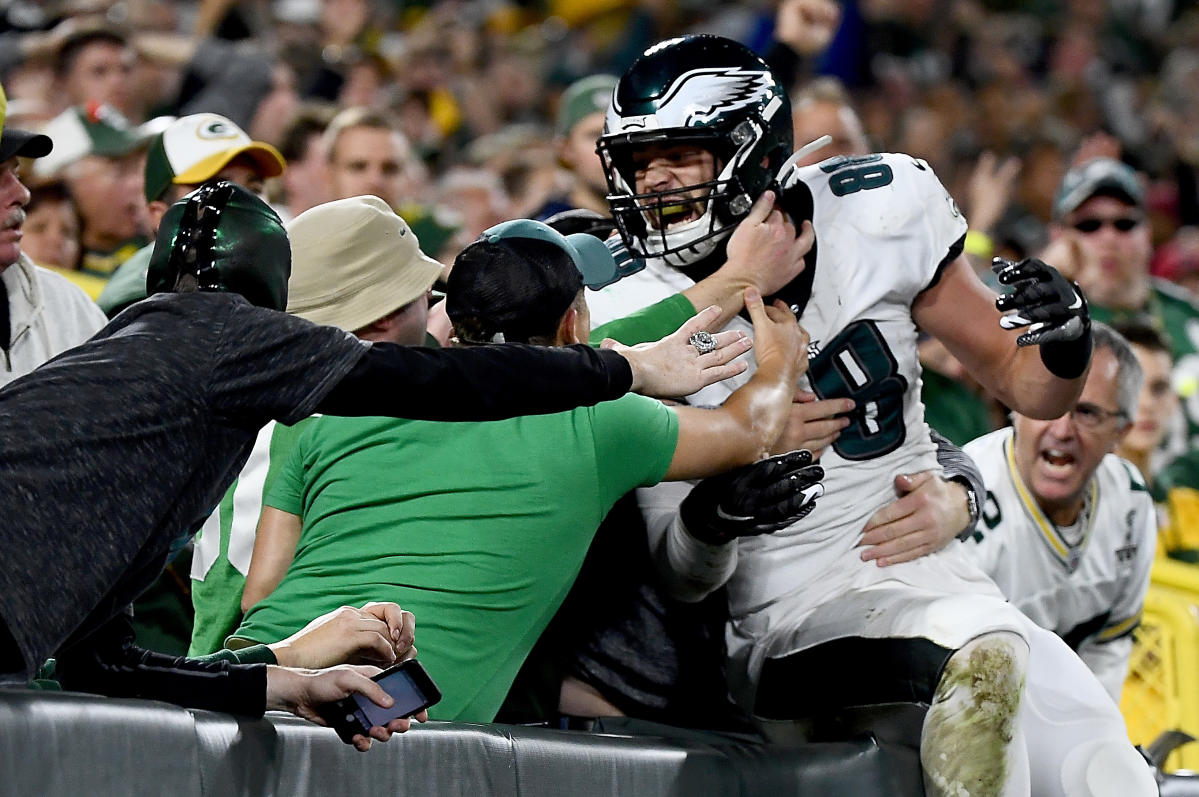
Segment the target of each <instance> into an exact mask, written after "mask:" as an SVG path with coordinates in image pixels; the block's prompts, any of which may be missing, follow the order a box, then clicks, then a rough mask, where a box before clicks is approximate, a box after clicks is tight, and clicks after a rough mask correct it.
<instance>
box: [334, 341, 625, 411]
mask: <svg viewBox="0 0 1199 797" xmlns="http://www.w3.org/2000/svg"><path fill="white" fill-rule="evenodd" d="M632 383H633V372H632V369H630V368H629V364H628V361H627V360H625V358H624V357H622V356H620V355H619V354H617V353H616V352H614V351H607V350H600V349H593V348H591V347H590V346H583V345H576V346H565V347H560V348H547V347H543V346H526V345H521V344H515V343H508V344H504V345H496V346H479V347H475V348H464V349H429V348H423V347H417V346H400V345H397V344H394V343H374V344H372V345H371V348H370V349H369V350H368V351H367V353H366V355H365V356H363V357H362V359H360V360H359V361H358V364H357V365H355V366H354V368H353V370H351V371H350V372H349V373H348V374H346V376H345V377H343V378H342V380H341V381H340V382H339V383H338V384H337V385H336V386H335V387H334V388H333V389H332V390H331V391H330V392H329V393H328V394H327V395H326V396H325V397H324V398H323V399H322V400H321V402H320V404H318V405H317V408H316V411H317V412H320V413H324V414H326V415H386V416H393V417H397V418H412V419H415V420H430V421H494V420H502V419H504V418H512V417H515V416H517V415H541V414H544V413H551V412H565V411H566V410H571V409H574V408H575V407H579V406H585V405H590V404H596V403H598V402H601V401H608V400H610V399H615V398H620V397H621V396H623V395H624V394H625V393H626V392H628V390H629V388H630V387H631V386H632Z"/></svg>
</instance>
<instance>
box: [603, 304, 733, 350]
mask: <svg viewBox="0 0 1199 797" xmlns="http://www.w3.org/2000/svg"><path fill="white" fill-rule="evenodd" d="M709 304H711V303H709ZM707 306H708V305H707V304H695V303H694V302H691V301H688V299H687V295H686V293H676V294H674V295H673V296H668V297H666V298H665V299H663V300H662V301H660V302H657V303H655V304H651V305H650V306H649V307H644V308H642V309H641V310H638V311H637V312H635V313H630V314H629V315H627V316H625V317H624V318H617V319H615V320H613V321H609V322H608V323H606V324H603V325H601V326H598V327H596V328H595V329H593V330H591V344H592V345H593V346H598V345H599V344H600V343H601V342H603V340H604V338H612V339H613V340H617V341H620V342H621V343H623V344H625V345H626V346H636V345H637V344H638V343H652V342H653V341H655V340H658V339H659V338H664V337H666V336H667V335H669V334H670V333H672V332H674V331H675V330H676V329H678V328H679V327H681V326H682V325H683V324H684V323H686V322H687V321H688V320H689V319H691V318H692V317H693V316H694V315H695V313H696V309H695V308H697V307H707ZM724 323H725V322H723V321H722V322H720V323H719V324H713V325H712V328H713V329H719V328H720V327H721V326H723V325H724Z"/></svg>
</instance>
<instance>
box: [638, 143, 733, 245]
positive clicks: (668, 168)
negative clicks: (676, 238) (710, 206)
mask: <svg viewBox="0 0 1199 797" xmlns="http://www.w3.org/2000/svg"><path fill="white" fill-rule="evenodd" d="M633 168H634V174H633V176H634V180H635V187H636V191H637V193H638V194H648V193H665V194H666V196H664V197H663V198H662V203H663V204H662V211H661V215H660V216H659V214H657V213H648V214H646V215H647V220H648V221H649V224H650V226H652V227H653V228H654V229H656V230H660V229H663V228H666V229H670V228H672V227H677V226H680V225H683V224H686V223H688V222H691V221H695V220H696V219H698V218H699V217H700V216H702V215H703V214H704V211H705V210H706V207H707V202H706V201H705V200H706V199H707V196H708V194H709V193H711V189H710V188H707V187H704V188H697V189H693V190H685V189H687V188H688V187H689V186H693V185H699V184H700V183H707V182H710V181H712V180H713V179H714V178H715V176H716V160H715V158H713V157H712V153H711V152H709V151H708V150H706V149H704V148H702V147H699V146H696V145H694V144H674V145H660V144H654V145H651V146H648V147H645V148H644V149H642V150H640V151H639V152H636V153H634V154H633Z"/></svg>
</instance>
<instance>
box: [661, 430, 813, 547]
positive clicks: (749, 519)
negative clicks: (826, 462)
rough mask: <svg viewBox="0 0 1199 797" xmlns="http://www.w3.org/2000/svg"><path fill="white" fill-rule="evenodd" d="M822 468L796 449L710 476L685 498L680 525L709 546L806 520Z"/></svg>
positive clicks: (809, 452)
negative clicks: (804, 518) (681, 523)
mask: <svg viewBox="0 0 1199 797" xmlns="http://www.w3.org/2000/svg"><path fill="white" fill-rule="evenodd" d="M823 478H824V468H822V467H820V466H819V465H813V464H812V452H811V451H807V450H803V449H800V450H798V451H790V452H788V453H786V454H779V455H778V456H774V457H770V458H769V459H763V460H759V461H758V462H755V463H753V464H752V465H743V466H741V467H739V468H735V469H734V470H731V471H729V472H728V473H722V474H720V475H719V476H710V477H708V478H707V479H704V480H703V481H701V482H700V483H699V484H697V485H695V487H693V488H691V492H690V493H688V494H687V497H686V498H684V499H683V503H682V505H681V506H680V507H679V512H680V516H681V517H682V520H683V525H684V526H686V527H687V531H688V532H689V533H690V534H691V536H692V537H695V538H696V539H698V540H701V541H703V542H707V543H711V544H713V545H720V544H723V543H726V542H728V541H730V540H732V539H735V538H737V537H747V536H751V535H755V534H767V533H769V532H772V531H778V530H779V529H781V528H783V527H785V526H788V525H790V524H792V523H794V522H795V521H797V520H799V519H800V518H803V517H805V516H806V515H807V514H808V513H809V512H811V511H812V508H813V507H814V506H815V502H816V499H817V498H819V497H820V496H822V495H824V485H822V484H821V483H820V480H821V479H823Z"/></svg>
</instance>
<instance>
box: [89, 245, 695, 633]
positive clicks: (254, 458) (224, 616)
mask: <svg viewBox="0 0 1199 797" xmlns="http://www.w3.org/2000/svg"><path fill="white" fill-rule="evenodd" d="M150 251H151V247H147V248H145V249H143V250H142V251H141V252H139V253H138V254H137V255H135V256H134V257H133V258H130V260H129V261H128V262H127V263H125V264H124V265H123V266H122V267H121V268H120V269H119V270H118V271H117V273H116V274H115V275H114V276H113V278H112V280H111V281H110V282H109V283H108V288H107V289H106V290H105V292H104V294H103V295H102V296H101V303H100V306H101V308H102V309H103V310H104V312H106V313H108V315H109V316H110V317H111V316H112V315H114V314H116V313H117V312H119V311H120V310H122V309H124V308H125V307H127V306H129V305H130V304H133V303H134V302H137V301H140V300H141V299H144V298H145V296H146V268H147V267H148V266H149V263H150ZM143 255H144V256H143ZM105 297H107V299H108V302H107V303H105V302H104V299H105ZM694 315H695V308H694V307H692V306H691V303H690V302H689V301H687V299H686V297H684V296H683V295H682V294H676V295H674V296H671V297H669V298H667V299H663V300H662V301H660V302H658V303H657V304H654V305H651V306H649V307H646V308H644V309H642V310H639V311H637V312H636V313H633V314H632V315H631V316H629V317H627V318H621V319H618V320H616V321H612V322H610V323H608V324H605V325H604V326H602V327H598V328H596V330H595V332H594V333H593V335H592V340H593V341H594V342H595V343H596V344H598V343H599V342H600V341H601V340H603V339H604V338H605V337H611V338H615V339H616V340H619V341H620V342H622V343H625V344H628V345H630V346H632V345H635V344H637V343H642V342H644V341H651V340H657V339H658V338H662V337H665V336H666V335H669V334H670V333H671V332H674V331H675V330H676V329H678V328H679V326H681V325H682V324H683V322H685V321H687V320H688V319H689V318H691V317H692V316H694ZM303 426H304V422H303V421H301V422H300V423H298V424H296V425H295V426H283V425H281V424H274V423H272V424H269V425H268V426H267V427H266V429H264V430H263V432H262V433H260V434H259V436H258V440H257V442H256V443H255V444H254V450H253V452H252V453H251V454H250V458H249V459H248V460H247V462H246V465H245V467H244V468H243V469H242V472H241V474H240V476H239V477H238V480H237V481H236V482H234V484H233V485H232V486H231V487H230V488H229V490H228V491H227V492H226V493H225V497H224V499H222V501H221V503H220V506H218V507H217V510H216V511H215V512H213V514H212V517H210V518H209V519H208V522H207V523H205V524H204V528H203V529H202V530H201V531H200V533H199V534H198V535H197V537H196V556H195V559H194V560H193V562H192V569H191V577H192V582H191V584H192V591H191V600H192V609H193V611H194V614H195V621H194V623H193V625H192V636H191V645H190V647H189V648H188V650H187V654H188V655H189V656H204V655H207V654H210V653H213V652H214V651H217V650H220V649H221V647H222V646H223V645H224V643H225V637H227V636H229V634H231V633H233V631H234V629H235V628H237V625H238V623H240V622H241V615H242V611H241V597H242V593H243V592H244V591H245V586H246V574H247V573H248V572H249V569H250V554H251V553H252V552H253V550H254V536H255V534H256V533H257V531H258V517H259V515H260V514H261V513H262V503H263V497H264V495H265V494H266V492H267V491H268V490H269V489H270V486H271V483H272V482H273V480H274V478H275V476H276V474H277V472H278V471H277V469H272V468H270V463H272V462H277V461H281V460H282V459H283V457H285V456H286V454H287V452H289V451H290V450H291V446H292V443H293V441H294V440H295V439H296V437H297V436H298V435H299V432H300V430H301V429H302V428H303ZM309 619H312V618H309Z"/></svg>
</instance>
